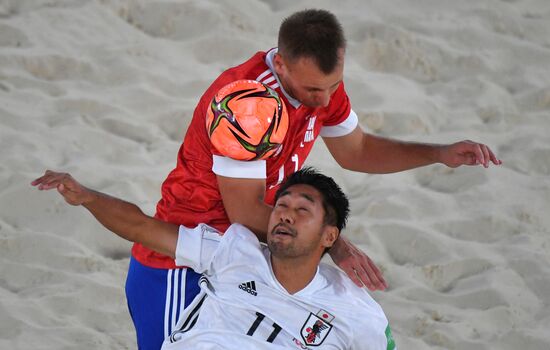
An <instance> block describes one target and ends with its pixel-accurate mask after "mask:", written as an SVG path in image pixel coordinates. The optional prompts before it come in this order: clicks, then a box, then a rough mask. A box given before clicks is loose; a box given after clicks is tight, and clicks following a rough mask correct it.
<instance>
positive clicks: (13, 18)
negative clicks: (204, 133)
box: [0, 0, 550, 350]
mask: <svg viewBox="0 0 550 350" xmlns="http://www.w3.org/2000/svg"><path fill="white" fill-rule="evenodd" d="M308 7H322V8H326V9H329V10H331V11H333V12H334V13H335V14H337V16H338V17H339V18H340V20H341V21H342V23H343V25H344V28H345V30H346V34H347V37H348V53H347V61H346V86H347V90H348V92H349V94H350V97H351V99H352V103H353V105H354V109H355V111H356V112H357V113H358V115H359V117H360V121H361V123H362V125H364V126H365V127H368V128H369V129H370V130H371V131H372V132H374V133H377V134H380V135H385V136H391V137H396V138H401V139H406V140H418V141H427V142H445V143H447V142H454V141H458V140H461V139H465V138H469V139H474V140H479V141H482V142H485V143H487V144H488V145H489V146H490V147H492V148H493V149H494V150H495V151H496V153H497V154H498V156H499V158H501V159H502V160H503V162H504V164H503V165H502V166H500V167H491V168H489V169H483V168H481V167H474V168H471V167H470V168H459V169H449V168H446V167H444V166H439V165H435V166H430V167H426V168H422V169H417V170H414V171H408V172H405V173H400V174H393V175H364V174H353V173H349V172H346V171H343V170H341V169H339V168H338V166H337V165H336V164H335V163H334V162H333V161H332V160H331V158H330V156H329V155H328V152H326V150H325V149H324V145H323V144H322V142H319V143H318V145H317V148H316V149H315V151H314V154H313V155H312V156H311V157H310V160H309V164H312V165H317V166H318V167H319V168H321V169H322V170H323V171H324V172H325V173H327V174H329V175H332V176H335V177H336V178H337V180H338V181H339V182H340V183H341V184H342V185H343V187H344V188H345V190H346V192H347V193H348V194H349V196H350V197H351V199H352V207H353V215H352V218H351V221H350V225H349V229H348V230H347V232H346V233H345V234H347V235H348V236H349V237H351V238H352V240H353V241H354V242H356V243H357V244H359V245H360V246H361V247H362V248H364V249H365V250H366V251H367V252H368V253H369V255H370V256H371V257H372V258H373V259H374V260H375V261H376V262H377V263H378V264H379V265H380V266H381V267H382V268H383V270H384V272H385V276H386V278H387V280H388V282H389V284H390V288H389V290H388V291H386V292H376V293H374V297H375V298H376V299H377V300H378V301H379V302H380V303H381V304H382V306H383V308H384V309H385V310H386V313H387V315H388V317H389V319H390V321H391V324H392V327H393V331H394V336H395V338H396V341H397V344H398V345H399V347H400V349H465V350H466V349H468V350H485V349H502V350H517V349H521V350H530V349H537V350H542V349H550V332H549V329H550V264H549V262H550V214H549V212H550V210H549V209H550V136H549V132H550V2H548V1H547V0H515V1H514V0H508V1H497V0H484V1H464V2H461V1H450V0H417V1H405V0H396V1H381V0H371V1H361V0H350V1H341V2H338V4H336V2H332V1H312V0H311V1H300V0H293V1H289V0H285V1H244V0H232V1H214V0H209V1H160V0H140V1H132V0H102V1H99V0H97V1H84V0H72V1H69V0H66V1H63V0H49V1H48V0H0V150H1V151H0V348H2V349H74V348H77V347H78V348H81V349H98V348H103V349H125V348H130V349H131V348H135V341H134V331H133V327H132V325H131V322H130V318H129V315H128V313H127V309H126V302H125V297H124V280H125V276H126V268H127V265H128V256H129V248H130V244H129V243H127V242H124V241H122V240H120V239H118V238H115V237H114V235H111V234H110V233H108V232H107V231H106V230H105V229H103V228H102V227H100V226H99V225H98V224H96V223H95V221H94V220H93V218H92V217H91V215H89V214H88V213H87V212H86V211H85V210H83V209H82V208H74V207H69V206H67V205H65V203H64V202H63V201H62V199H61V198H60V197H59V196H58V195H57V194H56V193H54V192H50V193H39V192H38V191H36V190H35V189H34V188H31V186H30V185H29V182H30V181H31V180H32V179H33V178H35V177H37V176H38V175H40V174H41V173H42V172H43V171H44V170H45V169H46V168H50V169H57V170H62V171H68V172H71V173H72V174H73V175H74V176H75V177H76V178H77V179H79V180H80V181H82V182H83V183H85V184H86V185H89V186H91V187H93V188H96V189H99V190H101V191H105V192H108V193H110V194H113V195H117V196H121V197H123V198H125V199H128V200H131V201H134V202H136V203H137V204H139V205H140V206H141V207H142V208H143V209H144V210H145V211H146V212H148V213H151V214H152V213H153V211H154V206H155V204H156V201H157V200H158V198H159V187H160V184H161V182H162V180H163V179H164V177H165V176H166V174H167V173H168V171H169V170H170V169H171V168H172V167H173V166H174V164H175V156H176V152H177V149H178V147H179V144H180V142H181V140H182V137H183V135H184V133H185V130H186V127H187V124H188V123H189V120H190V117H191V113H192V110H193V109H194V106H195V103H196V101H197V100H198V97H199V96H200V95H201V94H202V92H203V90H204V89H205V88H206V87H207V86H208V85H209V83H210V82H211V81H212V80H213V79H214V78H215V77H216V76H217V75H218V74H219V73H220V72H221V71H222V70H224V69H225V68H227V67H230V66H232V65H235V64H238V63H240V62H242V61H243V60H244V59H246V58H248V57H249V56H251V55H252V54H253V53H254V52H256V51H258V50H266V49H269V48H270V47H272V46H275V44H276V33H277V29H278V25H279V23H280V21H281V19H282V18H284V17H285V16H286V15H288V14H290V13H292V12H294V11H296V10H300V9H303V8H308Z"/></svg>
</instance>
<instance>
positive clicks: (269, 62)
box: [265, 47, 302, 109]
mask: <svg viewBox="0 0 550 350" xmlns="http://www.w3.org/2000/svg"><path fill="white" fill-rule="evenodd" d="M277 51H278V49H277V48H276V47H274V48H272V49H271V50H269V51H268V52H267V55H266V56H265V64H267V66H268V67H269V70H271V73H272V74H273V76H274V77H275V79H277V83H279V87H280V88H281V91H282V92H283V94H284V95H285V97H286V99H287V100H288V102H289V103H290V104H291V105H292V107H294V108H296V109H298V108H300V106H301V105H302V104H301V103H300V101H298V100H297V99H295V98H294V97H292V96H290V95H289V94H288V93H287V92H286V91H285V89H284V88H283V84H281V81H280V80H279V76H278V75H277V73H276V72H275V66H274V64H273V57H275V54H276V53H277Z"/></svg>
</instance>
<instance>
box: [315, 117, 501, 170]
mask: <svg viewBox="0 0 550 350" xmlns="http://www.w3.org/2000/svg"><path fill="white" fill-rule="evenodd" d="M323 140H324V142H325V144H326V145H327V147H328V149H329V151H330V153H331V154H332V156H333V157H334V159H335V160H336V161H337V162H338V164H340V166H342V167H343V168H345V169H348V170H353V171H359V172H365V173H373V174H385V173H393V172H398V171H403V170H408V169H413V168H417V167H421V166H425V165H430V164H434V163H442V164H445V165H447V166H449V167H452V168H455V167H458V166H461V165H483V166H484V167H486V168H487V167H488V166H489V163H490V162H492V163H493V164H495V165H500V164H502V162H501V161H500V160H499V159H498V158H497V157H496V156H495V154H494V153H493V151H492V150H491V149H490V148H489V147H488V146H487V145H484V144H481V143H478V142H473V141H469V140H465V141H460V142H457V143H453V144H448V145H440V144H428V143H416V142H405V141H398V140H393V139H389V138H384V137H380V136H376V135H372V134H368V133H365V132H364V131H363V130H362V129H361V127H360V126H357V128H356V129H355V130H354V131H353V132H351V133H350V134H348V135H345V136H341V137H325V138H324V139H323Z"/></svg>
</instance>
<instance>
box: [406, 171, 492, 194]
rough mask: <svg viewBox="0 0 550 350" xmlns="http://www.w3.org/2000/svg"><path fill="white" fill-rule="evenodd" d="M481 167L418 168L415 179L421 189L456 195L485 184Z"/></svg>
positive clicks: (486, 179)
mask: <svg viewBox="0 0 550 350" xmlns="http://www.w3.org/2000/svg"><path fill="white" fill-rule="evenodd" d="M484 170H485V169H483V168H481V167H461V168H456V169H452V168H448V167H446V166H442V165H441V166H437V165H436V166H431V167H426V168H420V169H418V170H416V172H415V178H416V181H417V182H418V184H419V185H420V186H422V187H425V188H429V189H431V190H433V191H437V192H443V193H457V192H463V191H467V190H470V189H473V188H476V187H478V186H480V185H483V184H485V183H487V181H488V177H487V172H486V171H484Z"/></svg>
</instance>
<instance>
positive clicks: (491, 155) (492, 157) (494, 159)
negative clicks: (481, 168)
mask: <svg viewBox="0 0 550 350" xmlns="http://www.w3.org/2000/svg"><path fill="white" fill-rule="evenodd" d="M487 151H488V152H489V159H490V161H491V162H493V164H494V165H501V164H502V161H501V160H500V159H498V158H497V156H496V155H495V154H494V153H493V151H492V150H491V149H490V148H489V147H487Z"/></svg>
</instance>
